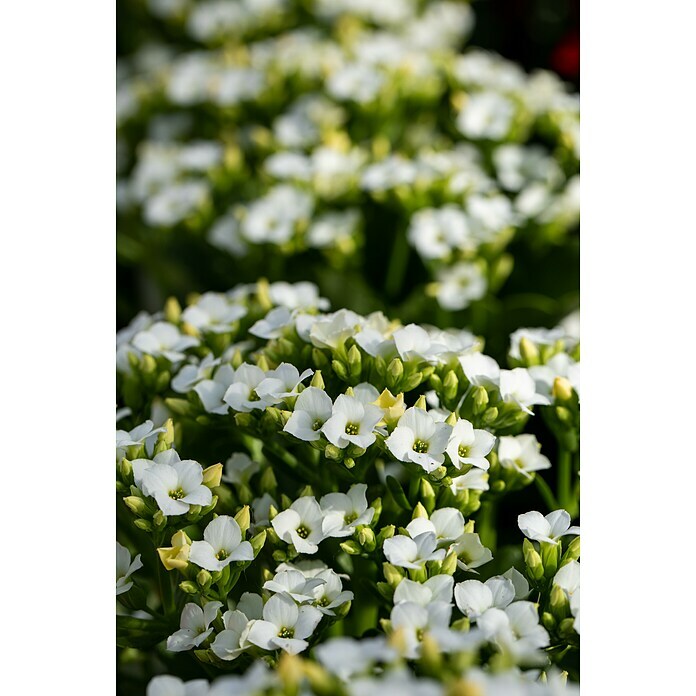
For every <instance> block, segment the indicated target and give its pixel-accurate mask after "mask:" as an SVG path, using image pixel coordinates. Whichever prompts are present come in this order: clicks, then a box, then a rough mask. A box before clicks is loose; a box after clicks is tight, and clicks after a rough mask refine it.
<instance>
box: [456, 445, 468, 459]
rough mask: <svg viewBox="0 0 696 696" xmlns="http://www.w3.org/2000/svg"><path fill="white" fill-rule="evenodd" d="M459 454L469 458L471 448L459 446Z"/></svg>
mask: <svg viewBox="0 0 696 696" xmlns="http://www.w3.org/2000/svg"><path fill="white" fill-rule="evenodd" d="M457 454H458V455H459V456H460V457H462V459H463V458H464V457H468V456H469V448H468V447H466V446H465V445H459V449H458V450H457Z"/></svg>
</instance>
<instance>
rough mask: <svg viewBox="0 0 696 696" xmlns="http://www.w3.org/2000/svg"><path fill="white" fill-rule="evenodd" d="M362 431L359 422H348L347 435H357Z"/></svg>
mask: <svg viewBox="0 0 696 696" xmlns="http://www.w3.org/2000/svg"><path fill="white" fill-rule="evenodd" d="M359 432H360V425H359V424H358V423H346V435H357V434H358V433H359Z"/></svg>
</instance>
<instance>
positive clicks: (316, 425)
mask: <svg viewBox="0 0 696 696" xmlns="http://www.w3.org/2000/svg"><path fill="white" fill-rule="evenodd" d="M322 425H324V424H323V423H322V422H321V421H320V420H315V421H314V423H312V430H319V428H321V426H322Z"/></svg>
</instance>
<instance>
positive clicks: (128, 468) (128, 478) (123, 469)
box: [118, 457, 133, 484]
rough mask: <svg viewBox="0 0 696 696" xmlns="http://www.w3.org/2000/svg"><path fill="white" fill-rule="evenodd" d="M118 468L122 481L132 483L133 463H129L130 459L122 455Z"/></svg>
mask: <svg viewBox="0 0 696 696" xmlns="http://www.w3.org/2000/svg"><path fill="white" fill-rule="evenodd" d="M118 468H119V472H120V474H121V478H122V479H123V481H124V482H125V483H127V484H131V483H133V465H132V464H131V463H130V460H129V459H126V458H125V457H124V458H123V459H122V460H121V463H120V464H119V467H118Z"/></svg>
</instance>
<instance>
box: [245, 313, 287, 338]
mask: <svg viewBox="0 0 696 696" xmlns="http://www.w3.org/2000/svg"><path fill="white" fill-rule="evenodd" d="M292 324H293V320H292V314H291V313H290V310H289V309H288V308H287V307H275V308H274V309H272V310H271V311H270V312H268V314H266V316H265V317H264V318H263V319H259V320H258V321H257V322H256V323H255V324H254V325H253V326H252V327H251V328H250V329H249V333H250V334H251V335H252V336H258V337H259V338H265V339H271V338H280V337H281V336H282V335H283V332H284V330H285V329H286V327H288V326H292Z"/></svg>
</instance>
